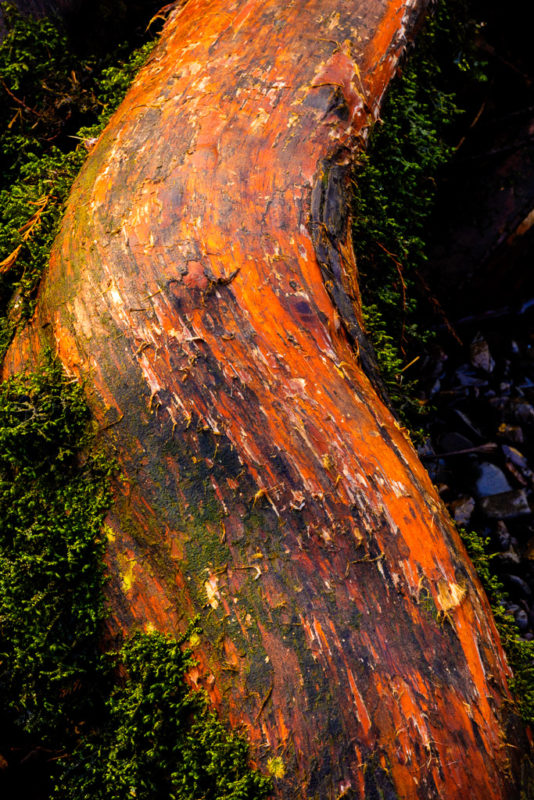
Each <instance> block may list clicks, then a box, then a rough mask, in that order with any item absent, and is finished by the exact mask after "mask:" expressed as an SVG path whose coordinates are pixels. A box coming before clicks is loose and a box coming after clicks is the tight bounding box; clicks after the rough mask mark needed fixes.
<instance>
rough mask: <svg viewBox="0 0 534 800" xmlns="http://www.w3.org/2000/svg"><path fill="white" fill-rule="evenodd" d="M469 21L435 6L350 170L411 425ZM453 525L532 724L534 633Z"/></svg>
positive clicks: (475, 76)
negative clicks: (415, 366) (442, 180)
mask: <svg viewBox="0 0 534 800" xmlns="http://www.w3.org/2000/svg"><path fill="white" fill-rule="evenodd" d="M462 20H463V22H462ZM477 27H478V24H477V23H476V22H474V21H473V19H472V18H471V16H470V13H469V3H466V2H463V0H457V1H456V2H454V3H444V2H441V3H439V4H438V5H437V6H436V8H435V12H434V13H433V14H432V16H430V18H429V20H428V21H427V24H426V25H425V28H424V30H423V31H422V33H421V34H420V35H419V37H418V39H417V46H416V47H415V49H414V51H413V53H412V54H411V56H410V58H409V59H408V60H407V61H406V63H405V64H404V66H403V68H402V70H401V73H400V75H399V77H398V78H397V79H396V80H395V81H394V82H393V83H392V86H391V87H390V89H389V92H388V96H387V98H386V100H385V103H384V106H383V109H382V115H381V121H380V122H379V123H377V124H376V125H375V127H374V129H373V131H372V134H371V137H370V141H369V146H368V148H367V152H366V153H365V154H363V156H362V157H361V162H360V165H359V167H358V169H357V172H356V176H355V180H356V197H355V222H354V232H353V236H354V244H355V251H356V256H357V260H358V267H359V270H360V276H361V289H362V296H363V302H364V317H365V320H366V325H367V327H368V331H369V334H370V338H371V340H372V342H373V344H374V347H375V350H376V353H377V358H378V362H379V366H380V369H381V372H382V377H383V378H384V381H385V383H386V385H387V387H388V390H389V392H390V398H391V401H392V404H393V405H394V406H395V407H396V409H397V411H399V412H400V414H401V416H402V417H403V418H404V419H405V421H407V423H408V425H409V426H411V427H412V428H413V426H414V425H415V426H417V425H418V424H420V422H419V421H418V418H417V416H418V413H417V412H418V411H419V410H420V407H419V406H418V403H417V400H416V399H415V398H416V395H417V393H416V383H415V382H413V381H407V382H406V381H405V380H404V377H403V375H404V373H403V371H402V370H403V369H404V368H406V365H409V364H410V362H411V361H412V359H414V358H415V357H416V356H417V355H419V354H420V353H421V352H422V351H423V350H424V345H425V341H427V340H428V336H429V334H428V333H426V332H423V331H422V330H421V319H422V318H423V319H424V314H422V313H421V308H420V304H419V305H418V302H417V296H418V294H419V295H420V294H421V288H422V287H421V283H420V276H419V270H420V268H421V266H422V265H423V263H424V262H425V260H426V252H425V250H426V247H427V243H426V236H427V229H428V227H429V222H430V220H431V215H432V210H433V205H434V200H435V195H436V191H437V183H436V181H437V178H438V177H439V172H440V169H441V168H442V167H443V166H444V165H445V164H446V163H447V162H448V161H449V160H450V159H451V158H452V156H453V154H454V146H453V144H452V143H451V142H452V141H453V140H454V134H455V133H456V135H457V136H458V133H457V126H458V123H459V122H461V116H462V114H463V111H462V109H461V107H460V105H461V104H460V101H459V99H458V98H459V95H460V94H465V93H466V87H467V88H469V87H471V90H472V87H473V86H476V84H477V83H480V82H483V81H484V80H485V74H484V63H483V62H481V61H480V60H478V57H477V53H476V50H475V48H474V45H473V41H474V35H473V34H474V33H475V32H476V30H477ZM418 282H419V285H418ZM423 291H424V288H423ZM399 309H400V311H399ZM422 324H424V322H423V323H422ZM414 412H415V413H414ZM460 533H461V536H462V538H463V540H464V542H465V544H466V546H467V549H468V552H469V554H470V556H471V559H472V561H473V563H474V565H475V568H476V570H477V572H478V574H479V576H480V578H481V580H482V583H483V585H484V587H485V589H486V592H487V594H488V596H489V598H490V602H491V605H492V609H493V614H494V617H495V621H496V624H497V628H498V630H499V634H500V636H501V641H502V643H503V646H504V648H505V651H506V653H507V656H508V659H509V662H510V665H511V666H512V669H513V671H514V679H513V682H512V690H513V691H514V693H515V696H516V698H517V701H518V708H519V710H520V713H521V715H522V717H523V719H524V720H525V722H528V723H531V724H532V723H534V642H527V641H525V640H523V639H522V638H521V637H520V636H519V634H518V630H517V626H516V623H515V620H514V619H513V618H512V617H511V616H510V615H508V614H506V612H505V610H504V607H503V601H504V599H505V593H504V587H503V586H502V584H501V583H500V581H499V579H498V578H497V576H496V574H495V571H494V570H493V569H492V560H491V556H490V555H489V554H488V552H487V546H488V544H489V540H488V541H484V540H483V539H482V537H481V536H480V535H479V534H477V533H476V532H474V531H469V532H468V531H465V530H461V531H460ZM429 612H431V613H432V609H431V608H429Z"/></svg>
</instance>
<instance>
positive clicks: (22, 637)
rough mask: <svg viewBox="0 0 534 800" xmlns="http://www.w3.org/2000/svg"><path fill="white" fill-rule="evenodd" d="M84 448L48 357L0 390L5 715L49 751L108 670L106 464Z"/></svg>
mask: <svg viewBox="0 0 534 800" xmlns="http://www.w3.org/2000/svg"><path fill="white" fill-rule="evenodd" d="M88 441H89V433H88V413H87V408H86V405H85V403H84V401H83V396H82V392H81V389H80V388H79V386H78V385H77V384H76V383H73V382H69V381H68V380H66V378H65V377H64V376H63V373H62V371H61V367H60V366H59V365H58V364H57V363H56V362H54V361H52V360H50V358H49V357H48V358H47V360H46V362H45V363H44V364H43V366H42V367H41V369H39V371H38V372H36V373H35V374H33V375H31V376H29V377H28V378H25V379H23V378H12V379H11V380H9V381H6V382H5V383H3V384H2V385H1V387H0V519H1V520H2V525H1V528H0V652H1V656H0V658H1V667H0V684H1V692H0V697H1V701H0V702H1V704H2V705H1V709H2V712H3V714H4V715H7V717H8V718H10V719H12V720H13V721H14V722H15V723H16V724H17V725H19V726H20V727H21V728H22V730H23V731H24V732H26V733H31V734H35V735H37V736H39V737H40V738H41V740H42V741H43V742H45V743H47V744H49V745H50V744H52V745H54V746H57V745H58V744H59V743H65V742H66V741H67V740H68V738H69V736H71V735H72V731H73V726H75V724H76V720H79V719H80V718H83V716H84V715H86V714H88V713H89V709H88V708H87V696H86V691H87V686H88V683H89V684H90V683H91V682H92V681H93V679H94V677H95V675H98V674H99V673H100V672H101V670H102V669H103V668H104V662H103V660H102V655H101V654H100V653H99V649H98V639H99V635H100V624H101V622H102V620H103V616H104V605H103V599H102V587H103V582H104V576H103V567H102V555H103V544H102V541H101V538H100V530H101V527H102V520H103V515H104V513H105V510H106V509H107V507H108V505H109V502H110V494H109V486H108V484H109V473H110V469H111V468H112V466H111V464H112V462H110V461H109V460H108V459H107V458H106V457H105V455H104V454H103V453H100V452H98V451H96V450H95V451H92V452H91V453H90V454H88V455H86V457H85V458H84V459H83V462H82V461H80V459H79V457H78V453H79V452H80V450H81V449H83V448H85V447H87V444H88ZM66 696H68V697H69V700H68V702H65V701H64V698H65V697H66Z"/></svg>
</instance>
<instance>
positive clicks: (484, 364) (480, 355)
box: [469, 335, 495, 372]
mask: <svg viewBox="0 0 534 800" xmlns="http://www.w3.org/2000/svg"><path fill="white" fill-rule="evenodd" d="M469 356H470V359H471V364H472V365H473V366H474V367H476V368H477V369H482V370H484V372H493V369H494V367H495V361H494V360H493V358H492V357H491V353H490V349H489V347H488V343H487V341H486V340H485V339H484V338H483V337H482V336H480V335H478V336H476V337H475V338H474V339H473V341H472V342H471V344H470V346H469Z"/></svg>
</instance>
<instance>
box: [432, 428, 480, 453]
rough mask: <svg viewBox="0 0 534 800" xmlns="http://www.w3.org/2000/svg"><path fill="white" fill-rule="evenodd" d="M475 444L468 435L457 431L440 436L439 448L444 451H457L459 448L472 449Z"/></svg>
mask: <svg viewBox="0 0 534 800" xmlns="http://www.w3.org/2000/svg"><path fill="white" fill-rule="evenodd" d="M473 446H474V445H473V442H472V441H471V440H470V439H468V438H467V436H462V434H461V433H457V432H456V431H450V432H448V433H444V434H443V436H440V438H439V449H440V450H441V452H442V453H456V452H458V450H470V449H471V448H472V447H473Z"/></svg>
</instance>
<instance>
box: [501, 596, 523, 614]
mask: <svg viewBox="0 0 534 800" xmlns="http://www.w3.org/2000/svg"><path fill="white" fill-rule="evenodd" d="M504 608H505V610H506V613H507V614H510V616H511V617H513V616H515V613H516V611H519V610H520V609H521V606H518V605H517V603H511V602H510V601H509V600H508V602H506V603H505V604H504Z"/></svg>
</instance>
